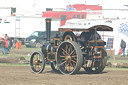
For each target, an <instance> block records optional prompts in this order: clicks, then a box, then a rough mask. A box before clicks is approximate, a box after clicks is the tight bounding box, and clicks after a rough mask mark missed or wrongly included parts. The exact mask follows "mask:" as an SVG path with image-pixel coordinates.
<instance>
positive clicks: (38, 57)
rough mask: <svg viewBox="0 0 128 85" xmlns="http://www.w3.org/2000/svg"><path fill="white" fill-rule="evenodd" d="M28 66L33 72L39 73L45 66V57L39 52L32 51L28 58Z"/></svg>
mask: <svg viewBox="0 0 128 85" xmlns="http://www.w3.org/2000/svg"><path fill="white" fill-rule="evenodd" d="M30 66H31V69H32V71H33V72H34V73H41V72H42V71H43V70H44V68H45V58H44V55H43V54H42V53H41V52H34V53H33V54H32V55H31V58H30Z"/></svg>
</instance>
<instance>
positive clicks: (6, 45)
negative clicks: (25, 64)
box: [5, 39, 9, 54]
mask: <svg viewBox="0 0 128 85" xmlns="http://www.w3.org/2000/svg"><path fill="white" fill-rule="evenodd" d="M5 53H6V54H7V53H9V50H8V39H5Z"/></svg>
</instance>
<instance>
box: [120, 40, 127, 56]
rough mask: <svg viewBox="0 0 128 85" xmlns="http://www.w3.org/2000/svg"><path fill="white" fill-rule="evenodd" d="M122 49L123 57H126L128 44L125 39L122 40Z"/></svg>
mask: <svg viewBox="0 0 128 85" xmlns="http://www.w3.org/2000/svg"><path fill="white" fill-rule="evenodd" d="M120 47H121V48H122V52H123V57H125V48H126V42H125V41H124V40H123V39H121V43H120Z"/></svg>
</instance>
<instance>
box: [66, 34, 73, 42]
mask: <svg viewBox="0 0 128 85" xmlns="http://www.w3.org/2000/svg"><path fill="white" fill-rule="evenodd" d="M66 40H70V41H73V40H72V37H71V36H70V35H66V36H65V38H64V41H66Z"/></svg>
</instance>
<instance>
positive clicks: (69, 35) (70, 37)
mask: <svg viewBox="0 0 128 85" xmlns="http://www.w3.org/2000/svg"><path fill="white" fill-rule="evenodd" d="M62 40H63V41H66V40H70V41H77V40H76V37H75V34H74V33H73V32H65V33H64V34H63V37H62Z"/></svg>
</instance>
